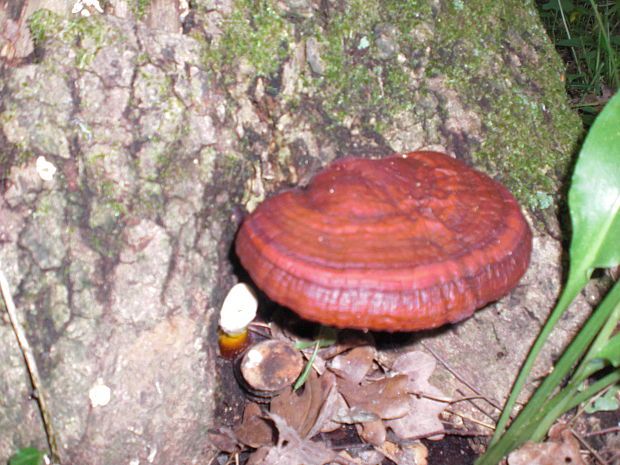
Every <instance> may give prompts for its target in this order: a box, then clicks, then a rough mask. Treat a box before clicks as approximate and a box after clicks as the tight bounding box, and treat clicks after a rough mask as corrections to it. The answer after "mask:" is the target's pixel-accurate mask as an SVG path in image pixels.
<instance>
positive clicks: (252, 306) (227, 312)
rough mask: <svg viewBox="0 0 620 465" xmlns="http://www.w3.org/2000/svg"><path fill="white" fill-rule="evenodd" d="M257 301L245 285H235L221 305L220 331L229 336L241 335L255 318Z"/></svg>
mask: <svg viewBox="0 0 620 465" xmlns="http://www.w3.org/2000/svg"><path fill="white" fill-rule="evenodd" d="M257 308H258V300H257V299H256V295H255V294H254V292H253V291H252V289H250V286H248V285H247V284H245V283H238V284H235V285H234V286H233V287H232V288H231V289H230V291H229V292H228V295H227V296H226V298H225V299H224V303H223V304H222V310H221V312H220V329H221V330H222V331H223V332H224V333H226V334H228V335H231V336H234V335H237V334H241V333H243V332H244V331H245V330H246V328H247V327H248V325H249V324H250V323H251V322H252V320H254V318H255V317H256V310H257Z"/></svg>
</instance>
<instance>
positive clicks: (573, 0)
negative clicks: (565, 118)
mask: <svg viewBox="0 0 620 465" xmlns="http://www.w3.org/2000/svg"><path fill="white" fill-rule="evenodd" d="M536 3H537V6H538V8H539V11H540V17H541V19H542V21H543V24H544V25H545V28H546V29H547V32H548V34H549V36H550V38H551V40H552V41H553V43H554V44H555V46H556V49H557V50H558V53H559V54H560V56H561V57H562V59H563V60H564V62H565V63H566V73H565V78H566V90H567V92H568V94H569V95H570V97H571V100H572V104H573V107H574V108H576V109H577V110H578V111H579V112H580V114H581V116H582V118H583V121H584V124H585V125H586V127H589V126H590V125H591V124H592V121H593V120H594V117H595V116H596V114H598V112H599V111H600V110H601V108H602V107H603V105H604V104H605V102H607V100H609V98H611V96H612V95H613V94H614V93H615V91H616V90H618V88H620V75H619V72H618V67H619V65H620V58H619V57H620V3H619V2H617V1H614V0H538V1H537V2H536Z"/></svg>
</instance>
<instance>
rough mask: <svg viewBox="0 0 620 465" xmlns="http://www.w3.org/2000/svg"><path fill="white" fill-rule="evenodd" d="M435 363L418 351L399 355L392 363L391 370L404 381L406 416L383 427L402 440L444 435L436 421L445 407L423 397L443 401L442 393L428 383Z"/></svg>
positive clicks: (441, 427) (388, 422) (438, 437)
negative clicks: (440, 432) (441, 433)
mask: <svg viewBox="0 0 620 465" xmlns="http://www.w3.org/2000/svg"><path fill="white" fill-rule="evenodd" d="M435 363H436V362H435V359H434V358H433V357H432V356H431V355H429V354H427V353H425V352H420V351H412V352H408V353H406V354H403V355H401V356H400V357H398V358H397V359H396V360H395V361H394V365H393V366H392V370H394V371H395V372H397V373H400V374H401V375H404V376H406V378H407V385H406V386H407V392H408V393H410V395H409V396H408V399H407V402H406V407H407V414H406V415H405V416H403V417H401V418H398V419H395V420H388V421H386V422H385V423H386V426H388V427H390V428H392V431H394V433H395V434H396V435H397V436H399V437H400V438H402V439H411V438H415V437H426V436H428V435H429V434H430V433H434V432H437V431H443V430H444V428H443V424H442V423H441V421H439V414H440V413H441V412H442V411H443V410H444V408H445V407H446V403H445V402H439V401H436V400H432V399H429V398H426V397H421V396H422V395H426V396H430V397H434V398H443V397H444V395H443V393H442V392H441V391H440V390H439V389H438V388H436V387H435V386H433V385H432V384H430V383H429V381H428V378H429V377H430V375H431V374H432V373H433V370H434V369H435ZM442 437H443V436H442V435H434V436H432V437H429V439H441V438H442Z"/></svg>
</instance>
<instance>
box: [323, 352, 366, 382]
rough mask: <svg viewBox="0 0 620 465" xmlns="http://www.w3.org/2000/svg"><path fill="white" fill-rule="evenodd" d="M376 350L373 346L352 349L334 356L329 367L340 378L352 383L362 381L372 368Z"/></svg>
mask: <svg viewBox="0 0 620 465" xmlns="http://www.w3.org/2000/svg"><path fill="white" fill-rule="evenodd" d="M375 353H376V350H375V348H374V347H371V346H362V347H356V348H354V349H351V350H350V351H349V352H347V353H345V354H342V355H338V356H337V357H334V358H333V359H332V361H331V362H330V364H329V369H330V370H331V371H333V372H334V373H336V375H338V376H339V377H340V378H343V379H347V380H348V381H350V382H352V383H360V382H361V381H362V379H364V376H366V374H367V373H368V372H369V371H370V369H371V368H372V364H373V360H374V358H375Z"/></svg>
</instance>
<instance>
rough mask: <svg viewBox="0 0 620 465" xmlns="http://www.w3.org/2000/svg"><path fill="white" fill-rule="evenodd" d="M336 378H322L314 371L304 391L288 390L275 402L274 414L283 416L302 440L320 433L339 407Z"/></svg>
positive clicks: (329, 375)
mask: <svg viewBox="0 0 620 465" xmlns="http://www.w3.org/2000/svg"><path fill="white" fill-rule="evenodd" d="M335 386H336V379H335V377H334V375H333V374H332V373H329V372H326V373H325V374H324V375H323V376H320V377H319V376H318V375H317V374H316V373H315V372H314V371H311V372H310V375H309V376H308V380H307V381H306V383H305V384H304V387H303V390H299V391H295V392H294V391H293V390H292V389H288V390H286V391H285V392H284V393H282V394H281V395H279V396H277V397H276V398H274V399H273V400H272V402H271V409H270V411H271V412H272V413H275V414H276V415H278V416H280V417H281V418H283V419H284V421H286V423H287V425H289V426H290V427H291V428H293V429H295V430H296V431H297V432H298V433H299V434H300V436H301V437H302V438H306V437H309V438H311V437H312V436H314V435H316V434H317V433H319V432H320V431H321V430H322V429H323V426H324V425H325V423H326V422H328V421H329V420H330V419H331V418H332V417H333V416H334V414H335V412H336V408H337V406H338V404H337V399H336V396H337V391H336V389H335Z"/></svg>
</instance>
